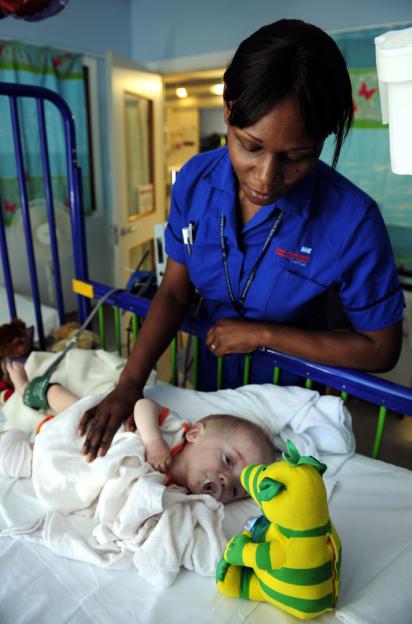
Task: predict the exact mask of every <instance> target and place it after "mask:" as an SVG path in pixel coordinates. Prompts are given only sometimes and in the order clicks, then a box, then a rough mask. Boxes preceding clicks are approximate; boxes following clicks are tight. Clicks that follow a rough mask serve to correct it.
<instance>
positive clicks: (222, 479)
mask: <svg viewBox="0 0 412 624" xmlns="http://www.w3.org/2000/svg"><path fill="white" fill-rule="evenodd" d="M219 481H220V483H221V486H222V488H227V486H228V484H229V477H228V476H227V474H226V473H225V472H221V473H220V475H219Z"/></svg>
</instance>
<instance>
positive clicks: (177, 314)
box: [79, 258, 193, 461]
mask: <svg viewBox="0 0 412 624" xmlns="http://www.w3.org/2000/svg"><path fill="white" fill-rule="evenodd" d="M192 293H193V286H192V284H191V282H190V280H189V275H188V272H187V269H186V267H185V266H184V265H182V264H178V263H177V262H174V260H172V259H171V258H169V259H168V262H167V267H166V271H165V275H164V277H163V281H162V284H161V286H160V287H159V289H158V290H157V293H156V295H155V296H154V298H153V301H152V304H151V306H150V310H149V312H148V315H147V317H146V319H145V322H144V323H143V327H142V329H141V330H140V332H139V337H138V340H137V341H136V344H135V346H134V347H133V350H132V352H131V353H130V355H129V358H128V360H127V362H126V366H125V367H124V369H123V371H122V373H121V375H120V378H119V382H118V385H117V386H116V387H115V388H114V390H112V392H110V393H109V394H108V395H107V396H106V397H105V398H104V399H103V400H102V401H101V402H100V403H98V404H97V405H95V406H94V407H92V408H91V409H90V410H88V411H87V412H86V413H85V414H84V415H83V417H82V419H81V421H80V425H79V433H80V435H83V434H84V433H85V432H86V431H87V435H86V439H85V442H84V445H83V448H82V453H83V454H84V455H87V456H88V460H89V461H93V460H94V459H95V458H96V456H99V457H101V456H103V455H105V454H106V452H107V450H108V449H109V447H110V444H111V442H112V439H113V436H114V434H115V433H116V431H117V430H118V428H119V427H120V425H121V424H122V423H124V425H125V429H126V430H128V431H133V430H134V429H135V428H136V427H135V423H134V420H133V413H132V412H133V407H134V404H135V402H136V401H137V399H140V398H141V397H142V396H143V387H144V385H145V383H146V380H147V378H148V376H149V373H150V371H151V370H152V368H153V366H154V365H155V363H156V361H157V360H158V358H159V357H160V355H161V354H162V353H163V351H164V350H165V349H166V347H167V346H168V345H169V343H170V341H171V339H172V338H173V336H174V335H175V333H176V331H177V330H178V328H179V327H180V324H181V323H182V321H183V319H184V317H185V314H186V311H187V309H188V306H189V303H190V301H191V298H192Z"/></svg>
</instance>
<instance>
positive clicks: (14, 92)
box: [0, 82, 89, 348]
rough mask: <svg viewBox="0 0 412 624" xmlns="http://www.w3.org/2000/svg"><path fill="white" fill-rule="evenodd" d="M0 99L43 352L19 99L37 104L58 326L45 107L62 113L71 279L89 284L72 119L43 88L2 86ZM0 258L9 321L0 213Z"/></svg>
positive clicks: (9, 283)
mask: <svg viewBox="0 0 412 624" xmlns="http://www.w3.org/2000/svg"><path fill="white" fill-rule="evenodd" d="M0 96H6V97H8V100H9V106H10V118H11V126H12V130H13V142H14V153H15V158H16V168H17V179H18V187H19V197H20V209H21V213H22V221H23V227H24V236H25V244H26V253H27V261H28V268H29V276H30V283H31V289H32V297H33V306H34V313H35V319H36V325H37V331H38V336H39V343H40V346H41V347H42V348H43V347H44V344H45V336H44V329H43V319H42V314H41V306H40V292H39V282H38V275H37V269H36V258H35V251H34V246H33V237H32V231H31V224H30V209H29V202H28V195H27V187H26V180H25V175H24V153H23V147H22V135H21V122H20V115H19V109H18V100H19V99H20V98H34V99H35V100H36V108H37V121H38V130H39V139H40V150H41V161H42V172H43V179H44V194H45V200H46V207H47V214H48V220H49V233H50V245H51V259H52V266H53V275H54V286H55V293H56V301H57V307H58V314H59V320H60V323H64V303H63V297H62V284H61V274H60V262H59V251H58V241H57V235H56V223H55V216H54V205H53V191H52V184H51V174H50V160H49V151H48V144H47V132H46V123H45V113H44V105H45V102H50V103H52V104H54V105H55V106H56V107H57V109H58V110H59V112H60V115H61V119H62V124H63V131H64V141H65V150H66V162H67V184H68V197H69V209H70V220H71V230H72V247H73V257H74V274H75V275H76V276H77V277H79V278H81V279H87V277H88V272H87V255H86V237H85V230H84V219H83V202H82V187H81V171H80V167H79V166H78V164H77V155H76V137H75V128H74V122H73V116H72V114H71V111H70V109H69V107H68V106H67V104H66V102H65V101H64V100H63V99H62V98H61V97H60V96H59V95H58V94H57V93H55V92H54V91H51V90H49V89H44V88H42V87H35V86H28V85H20V84H14V83H5V82H3V83H0ZM0 200H1V198H0ZM0 258H1V262H2V269H3V276H4V282H5V286H6V292H7V301H8V306H9V312H10V317H11V318H15V317H16V305H15V298H14V288H13V278H12V272H11V268H10V259H9V252H8V249H7V238H6V231H5V225H4V220H3V216H2V213H1V210H0ZM77 305H78V314H79V318H80V320H81V321H83V320H84V319H85V318H86V316H87V313H88V309H89V307H88V301H87V300H86V299H85V298H84V297H78V299H77Z"/></svg>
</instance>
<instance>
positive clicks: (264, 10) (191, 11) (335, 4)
mask: <svg viewBox="0 0 412 624" xmlns="http://www.w3.org/2000/svg"><path fill="white" fill-rule="evenodd" d="M282 17H286V18H300V19H303V20H306V21H309V22H313V23H314V24H317V25H318V26H320V27H321V28H324V29H325V30H328V31H329V30H340V29H346V28H356V27H360V26H370V25H375V24H376V25H379V24H387V23H393V22H400V21H410V20H411V19H412V2H411V0H391V1H390V2H388V0H363V1H362V2H359V1H358V0H345V1H344V2H342V0H310V1H308V0H292V1H291V0H277V1H276V2H274V0H255V1H254V2H251V1H250V0H223V1H222V0H208V1H207V2H199V1H198V2H196V1H195V2H193V0H173V1H172V2H170V0H131V30H132V40H131V46H132V58H133V59H134V60H136V61H139V62H140V63H148V62H154V61H162V60H165V59H172V58H181V57H188V56H195V55H207V54H210V53H214V52H216V51H219V50H234V49H236V47H237V46H238V44H239V42H240V41H241V40H242V39H244V38H245V37H247V36H248V35H249V34H251V33H252V32H253V31H254V30H256V29H257V28H259V27H260V26H263V25H264V24H267V23H270V22H273V21H275V20H277V19H280V18H282ZM160 67H161V65H160V64H159V69H160Z"/></svg>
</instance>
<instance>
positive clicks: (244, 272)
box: [166, 147, 404, 389]
mask: <svg viewBox="0 0 412 624" xmlns="http://www.w3.org/2000/svg"><path fill="white" fill-rule="evenodd" d="M280 211H282V219H281V222H280V227H279V228H278V230H277V232H276V234H275V236H274V237H273V239H272V240H271V242H270V245H269V247H268V249H267V250H266V252H265V254H264V256H263V257H262V258H261V260H260V262H259V265H258V269H257V272H256V275H255V278H254V279H253V281H252V283H251V286H250V288H249V290H248V291H247V296H246V300H245V304H244V317H245V318H246V319H253V320H260V321H267V322H270V321H272V322H275V323H284V324H287V325H294V326H301V327H305V326H306V327H307V326H314V325H313V321H314V320H315V326H316V318H315V319H314V317H316V315H317V308H318V304H319V300H320V299H321V298H322V295H325V293H326V292H327V291H328V290H329V289H330V288H332V287H333V288H334V289H336V290H337V292H338V294H339V297H340V300H341V302H342V305H343V309H344V312H345V315H346V317H347V319H348V320H349V322H350V324H351V325H352V327H353V328H354V329H355V330H360V331H375V330H379V329H383V328H385V327H388V326H390V325H393V324H394V323H396V322H398V321H400V320H401V318H402V312H403V301H404V300H403V294H402V291H401V289H400V285H399V281H398V277H397V272H396V267H395V263H394V258H393V253H392V249H391V245H390V242H389V238H388V234H387V231H386V228H385V225H384V223H383V219H382V216H381V214H380V211H379V209H378V207H377V205H376V203H375V202H374V201H373V199H371V198H370V197H369V196H368V195H367V194H366V193H364V192H363V191H361V190H360V189H359V188H357V187H356V186H355V185H353V184H352V183H351V182H349V180H347V179H346V178H344V177H343V176H342V175H340V174H339V173H337V172H336V171H335V170H333V169H332V168H331V167H329V166H328V165H326V164H325V163H323V162H321V161H319V162H318V163H317V165H316V167H315V169H314V170H313V171H312V172H311V173H310V174H308V175H307V176H306V177H305V178H304V179H303V180H301V181H300V182H299V183H298V184H297V185H296V186H295V187H293V188H292V189H291V190H290V191H289V192H288V193H287V194H286V195H284V196H283V197H280V198H279V199H278V200H276V201H275V202H274V203H272V204H270V205H267V206H262V208H260V210H259V211H258V212H257V213H256V214H255V215H254V217H253V218H252V219H251V220H250V221H248V223H247V224H246V225H244V226H242V224H241V223H240V219H239V217H238V214H239V210H238V199H237V183H236V177H235V174H234V171H233V168H232V165H231V162H230V158H229V153H228V150H227V148H226V147H224V148H219V149H217V150H213V151H210V152H205V153H203V154H199V155H198V156H195V157H194V158H192V159H191V160H190V161H189V162H188V163H187V164H186V165H185V166H184V167H183V168H182V169H181V171H180V172H179V174H178V176H177V179H176V182H175V184H174V186H173V192H172V201H171V211H170V217H169V223H168V227H167V229H166V251H167V254H168V256H170V257H171V258H172V259H173V260H175V261H176V262H178V263H180V264H184V265H185V266H186V267H187V269H188V272H189V276H190V279H191V281H192V283H193V284H194V286H195V287H196V288H197V289H198V291H199V292H200V294H201V295H202V296H203V297H204V300H205V303H204V306H205V314H206V316H207V318H208V319H209V320H210V323H211V324H213V323H214V322H216V321H217V320H219V319H222V318H229V317H230V318H238V316H239V315H238V312H237V311H236V309H235V308H234V307H233V305H232V302H231V299H230V296H229V292H228V288H227V282H226V279H225V272H224V266H223V259H222V249H221V240H220V224H221V215H222V213H223V214H224V216H225V227H224V239H225V244H226V248H227V267H228V272H229V277H230V283H231V285H232V289H233V293H234V296H235V299H236V300H237V301H239V299H240V296H241V292H242V289H243V288H244V286H245V283H246V281H247V279H248V277H249V275H250V272H251V270H252V267H253V265H254V263H255V261H256V259H257V258H258V256H259V254H260V252H261V250H262V247H263V245H264V243H265V240H266V238H267V236H268V234H269V232H270V229H271V227H272V225H273V223H274V221H275V220H276V218H277V217H278V216H279V213H280ZM190 223H192V225H193V229H194V238H193V244H192V245H191V246H190V252H191V253H190V254H189V249H188V246H187V245H185V244H184V242H183V235H182V228H184V227H187V226H188V225H189V224H190ZM209 359H210V362H214V360H215V359H216V358H214V356H212V358H209ZM225 360H226V358H225ZM231 360H233V361H231ZM236 361H237V360H236V358H228V359H227V361H226V362H225V371H224V386H225V387H236V386H238V385H241V383H242V370H241V368H242V367H241V365H240V363H239V362H238V363H237V364H236ZM237 369H239V370H237ZM253 369H254V367H253V366H252V373H253ZM212 377H213V375H212ZM271 379H272V372H271V371H269V375H267V374H266V373H265V374H263V376H262V375H260V374H259V371H256V370H255V374H254V376H253V374H252V379H251V382H252V381H253V382H256V383H262V382H264V381H271ZM214 382H215V379H214V378H213V383H214ZM202 385H203V384H202ZM212 386H213V384H212ZM203 387H204V388H205V389H206V386H204V385H203Z"/></svg>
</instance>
